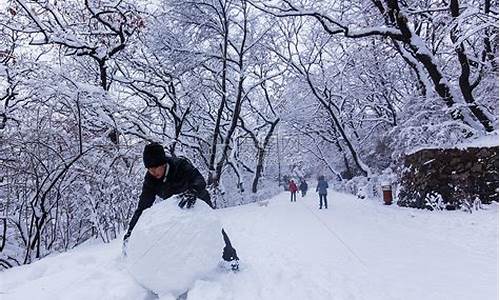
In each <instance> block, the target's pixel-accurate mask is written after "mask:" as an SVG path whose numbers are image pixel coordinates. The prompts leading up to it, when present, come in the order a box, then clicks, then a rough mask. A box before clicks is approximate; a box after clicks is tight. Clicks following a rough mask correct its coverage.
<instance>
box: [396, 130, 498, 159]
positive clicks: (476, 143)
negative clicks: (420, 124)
mask: <svg viewBox="0 0 500 300" xmlns="http://www.w3.org/2000/svg"><path fill="white" fill-rule="evenodd" d="M489 147H498V133H497V132H495V133H494V134H490V135H485V136H481V137H479V138H476V139H473V140H470V141H467V142H463V143H459V144H455V145H441V146H421V147H416V148H414V149H413V150H411V151H408V152H406V153H405V154H406V155H411V154H414V153H417V152H419V151H422V150H425V149H467V148H489Z"/></svg>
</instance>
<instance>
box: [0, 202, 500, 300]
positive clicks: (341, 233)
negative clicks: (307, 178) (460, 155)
mask: <svg viewBox="0 0 500 300" xmlns="http://www.w3.org/2000/svg"><path fill="white" fill-rule="evenodd" d="M316 197H317V196H316V195H315V194H314V193H310V194H308V195H307V196H306V197H305V198H301V197H300V196H299V197H298V198H297V202H295V203H290V202H289V200H288V194H287V193H282V194H280V195H278V196H276V197H274V198H273V199H270V200H269V201H268V202H267V203H268V204H267V206H265V205H257V204H251V205H246V206H240V207H234V208H229V209H223V210H218V211H217V214H219V215H220V217H221V219H222V221H223V223H224V226H225V228H226V230H227V231H228V233H229V235H230V237H231V239H232V241H233V244H234V245H235V247H236V248H237V249H238V254H239V256H240V258H241V259H242V271H241V272H239V273H237V274H233V273H217V272H214V274H212V275H210V276H207V278H203V279H200V280H198V281H197V282H196V283H195V285H194V287H193V288H192V289H191V291H190V292H189V294H188V299H189V300H193V299H273V300H274V299H404V300H411V299H418V300H422V299H453V300H460V299H486V300H488V299H492V300H493V299H498V207H497V206H496V205H495V206H490V207H488V210H486V211H480V212H477V213H474V214H466V213H463V212H439V213H437V212H429V211H421V210H414V209H404V208H399V207H397V206H390V207H387V206H384V205H382V204H381V203H378V202H375V201H370V200H358V199H356V198H355V197H353V196H351V195H346V194H340V193H332V194H331V195H329V204H330V208H329V209H328V210H318V209H317V200H316ZM119 253H120V241H115V242H113V243H111V244H109V245H102V244H88V245H84V246H82V247H79V248H77V249H74V250H72V251H70V252H68V253H64V254H60V255H55V256H51V257H48V258H45V259H42V260H41V261H39V262H36V263H34V264H32V265H29V266H23V267H18V268H14V269H11V270H7V271H5V272H2V273H0V292H2V293H4V294H0V298H1V299H6V300H7V299H35V298H36V299H86V300H88V299H154V297H153V296H152V295H151V294H148V293H147V292H146V291H145V290H144V289H142V288H141V287H140V286H138V285H137V284H136V283H135V282H134V281H133V280H132V279H131V277H130V276H129V274H127V271H126V270H125V267H124V264H123V263H122V261H121V259H120V257H119Z"/></svg>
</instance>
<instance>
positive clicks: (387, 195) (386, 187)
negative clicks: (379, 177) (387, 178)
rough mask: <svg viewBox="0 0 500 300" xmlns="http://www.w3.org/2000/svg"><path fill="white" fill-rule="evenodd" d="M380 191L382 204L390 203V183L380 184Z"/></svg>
mask: <svg viewBox="0 0 500 300" xmlns="http://www.w3.org/2000/svg"><path fill="white" fill-rule="evenodd" d="M382 192H383V195H384V204H385V205H391V204H392V187H391V185H390V184H385V185H382Z"/></svg>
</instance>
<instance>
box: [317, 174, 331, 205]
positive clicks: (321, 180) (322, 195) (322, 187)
mask: <svg viewBox="0 0 500 300" xmlns="http://www.w3.org/2000/svg"><path fill="white" fill-rule="evenodd" d="M327 189H328V182H326V180H325V176H319V177H318V185H317V186H316V192H317V193H318V194H319V209H322V208H323V204H324V205H325V209H327V208H328V203H327V201H326V195H327Z"/></svg>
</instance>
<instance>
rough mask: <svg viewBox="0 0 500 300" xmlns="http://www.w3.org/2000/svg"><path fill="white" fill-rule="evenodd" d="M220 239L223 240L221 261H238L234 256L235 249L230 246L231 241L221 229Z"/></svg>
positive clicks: (236, 256) (235, 255)
mask: <svg viewBox="0 0 500 300" xmlns="http://www.w3.org/2000/svg"><path fill="white" fill-rule="evenodd" d="M222 238H223V239H224V244H226V245H225V246H224V249H222V259H224V260H225V261H234V260H239V258H238V255H237V254H236V249H234V247H233V245H231V241H230V240H229V237H228V236H227V233H226V231H225V230H224V228H222Z"/></svg>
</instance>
